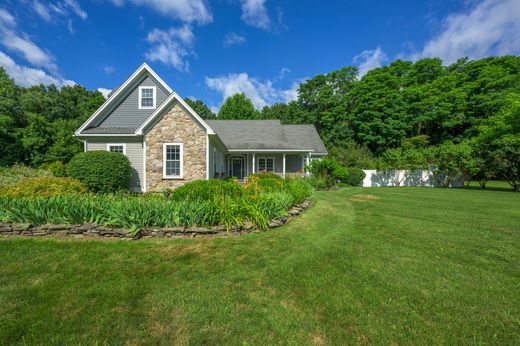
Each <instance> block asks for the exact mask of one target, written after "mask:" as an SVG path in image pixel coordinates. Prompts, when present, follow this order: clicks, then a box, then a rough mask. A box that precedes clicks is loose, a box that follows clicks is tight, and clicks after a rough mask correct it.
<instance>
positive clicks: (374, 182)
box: [363, 169, 464, 187]
mask: <svg viewBox="0 0 520 346" xmlns="http://www.w3.org/2000/svg"><path fill="white" fill-rule="evenodd" d="M363 172H365V175H366V176H365V179H363V187H370V186H425V187H439V186H440V185H439V183H438V182H437V181H436V180H435V179H434V178H433V176H432V172H431V171H429V170H416V171H411V172H408V171H404V170H396V171H390V172H387V171H377V170H374V169H364V170H363ZM398 181H399V182H400V184H399V185H398V184H397V182H398ZM462 186H464V180H463V179H462V178H458V179H455V181H453V182H452V183H451V184H450V187H462Z"/></svg>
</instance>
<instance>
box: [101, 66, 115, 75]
mask: <svg viewBox="0 0 520 346" xmlns="http://www.w3.org/2000/svg"><path fill="white" fill-rule="evenodd" d="M115 70H116V69H115V68H114V67H113V66H105V67H103V71H104V72H105V73H106V74H112V73H114V72H115Z"/></svg>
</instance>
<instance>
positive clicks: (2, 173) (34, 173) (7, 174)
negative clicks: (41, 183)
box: [0, 165, 52, 188]
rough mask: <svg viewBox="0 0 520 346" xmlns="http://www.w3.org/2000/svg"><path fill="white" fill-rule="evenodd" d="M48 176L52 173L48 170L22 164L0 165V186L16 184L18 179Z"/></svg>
mask: <svg viewBox="0 0 520 346" xmlns="http://www.w3.org/2000/svg"><path fill="white" fill-rule="evenodd" d="M50 176H52V173H51V172H50V171H48V170H43V169H34V168H31V167H28V166H24V165H14V166H12V167H0V188H3V187H6V186H9V185H13V184H17V183H18V182H20V181H23V180H26V179H30V178H38V177H50Z"/></svg>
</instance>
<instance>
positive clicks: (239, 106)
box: [218, 93, 260, 119]
mask: <svg viewBox="0 0 520 346" xmlns="http://www.w3.org/2000/svg"><path fill="white" fill-rule="evenodd" d="M259 117H260V113H259V112H258V111H257V110H256V109H255V106H253V103H252V102H251V100H250V99H248V98H247V96H246V95H245V94H244V93H238V94H235V95H233V96H230V97H228V98H227V99H226V101H224V103H223V104H222V106H221V107H220V110H219V112H218V118H219V119H258V118H259Z"/></svg>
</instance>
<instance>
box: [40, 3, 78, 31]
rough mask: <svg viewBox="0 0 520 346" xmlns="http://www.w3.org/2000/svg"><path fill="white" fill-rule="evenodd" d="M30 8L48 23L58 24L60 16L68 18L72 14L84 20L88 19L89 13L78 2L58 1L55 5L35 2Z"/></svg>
mask: <svg viewBox="0 0 520 346" xmlns="http://www.w3.org/2000/svg"><path fill="white" fill-rule="evenodd" d="M30 6H31V7H32V9H33V10H34V11H35V12H36V13H37V14H38V15H39V16H40V17H42V18H43V20H45V21H46V22H56V21H57V19H58V18H57V17H58V16H63V17H67V18H68V17H70V15H71V12H72V14H75V15H77V16H78V17H80V18H81V19H83V20H85V19H87V17H88V15H87V12H85V11H84V10H83V9H82V8H81V6H80V5H79V3H78V2H77V1H76V0H64V1H61V2H60V1H56V2H55V3H42V2H40V1H39V0H33V1H32V3H30ZM69 26H70V24H69Z"/></svg>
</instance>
